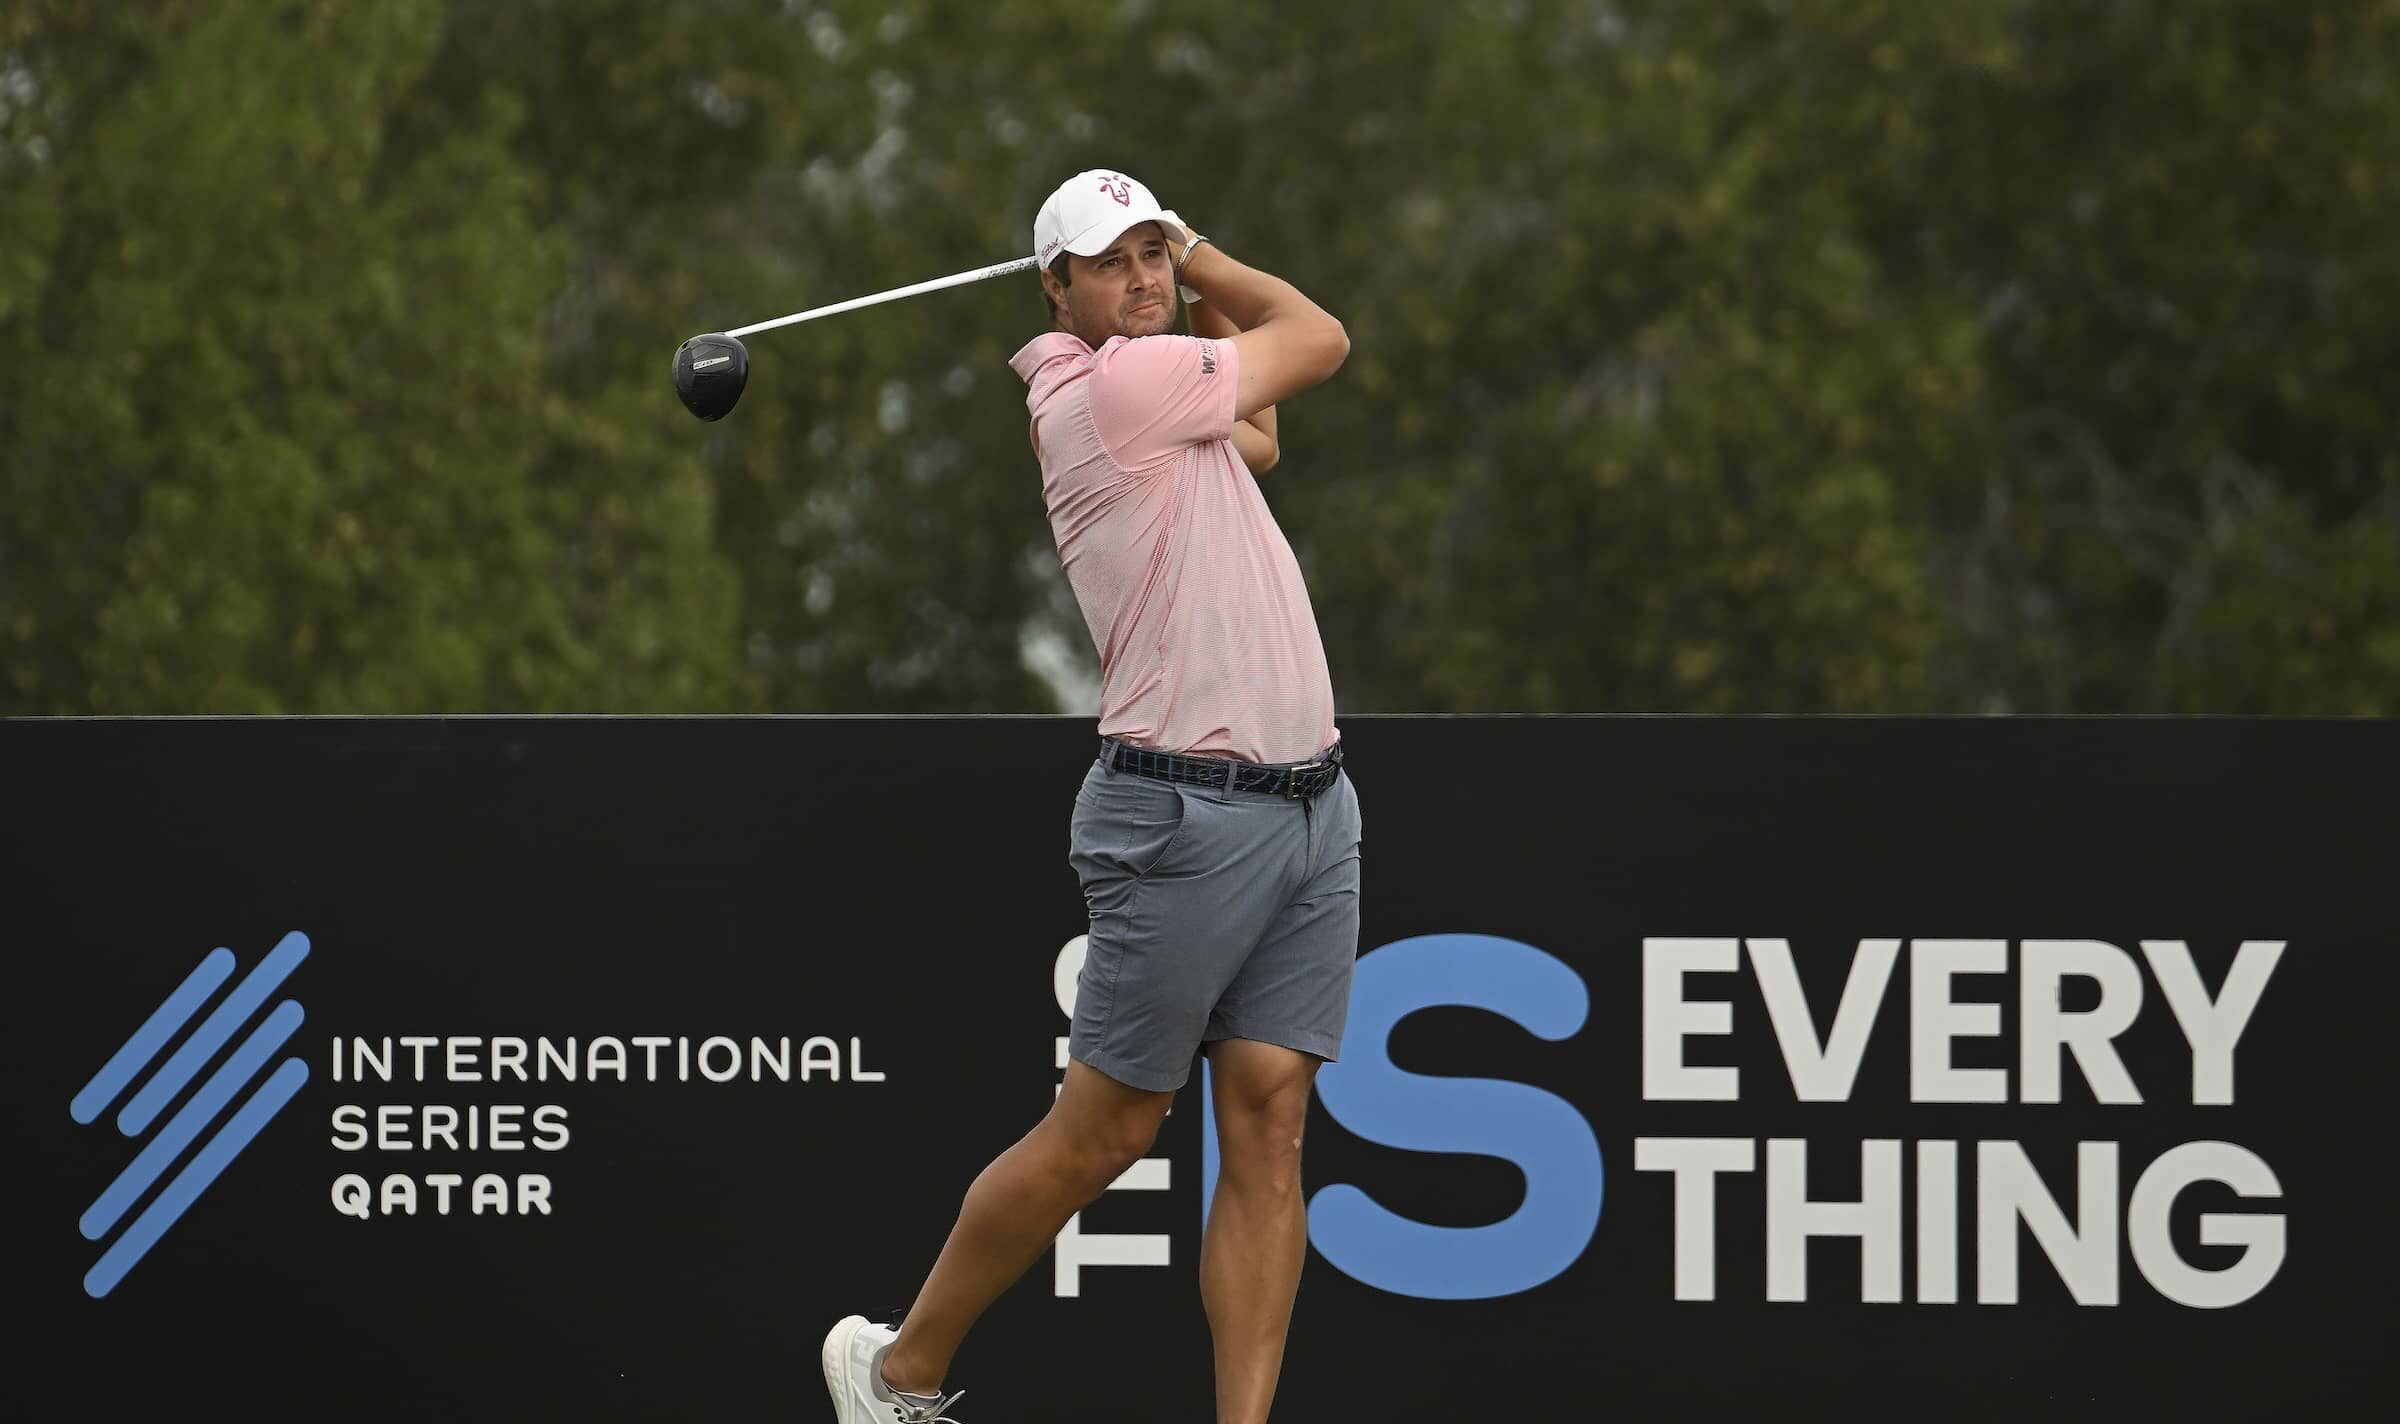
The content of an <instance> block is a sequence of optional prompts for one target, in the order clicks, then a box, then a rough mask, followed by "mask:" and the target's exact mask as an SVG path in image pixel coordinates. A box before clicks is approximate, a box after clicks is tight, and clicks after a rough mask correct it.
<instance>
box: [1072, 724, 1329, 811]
mask: <svg viewBox="0 0 2400 1424" xmlns="http://www.w3.org/2000/svg"><path fill="white" fill-rule="evenodd" d="M1100 764H1101V765H1102V766H1105V767H1107V768H1108V769H1109V770H1110V771H1123V772H1130V773H1132V774H1133V775H1135V776H1147V777H1149V778H1150V779H1151V780H1153V781H1173V782H1179V783H1181V784H1183V785H1185V786H1226V785H1227V784H1228V783H1230V785H1231V788H1232V789H1233V790H1235V791H1258V792H1263V793H1265V794H1266V795H1269V796H1286V797H1290V798H1291V799H1293V800H1295V801H1298V800H1303V799H1305V800H1312V801H1313V800H1315V799H1316V798H1317V797H1318V796H1319V795H1320V794H1322V793H1323V792H1324V790H1325V789H1326V788H1327V787H1329V786H1331V785H1333V783H1334V782H1335V781H1337V780H1339V779H1340V778H1341V775H1342V748H1341V744H1340V743H1338V742H1337V743H1335V744H1334V748H1333V750H1331V751H1329V752H1327V753H1326V754H1325V755H1324V756H1323V757H1321V758H1319V759H1318V760H1316V761H1311V762H1302V763H1301V764H1300V765H1298V766H1260V765H1259V764H1258V763H1257V762H1254V761H1233V760H1231V759H1229V758H1226V757H1197V756H1177V755H1176V754H1175V753H1173V752H1154V751H1151V750H1150V749H1149V748H1147V747H1137V746H1132V745H1129V744H1127V743H1125V742H1120V741H1118V740H1117V739H1116V738H1114V737H1102V738H1101V739H1100Z"/></svg>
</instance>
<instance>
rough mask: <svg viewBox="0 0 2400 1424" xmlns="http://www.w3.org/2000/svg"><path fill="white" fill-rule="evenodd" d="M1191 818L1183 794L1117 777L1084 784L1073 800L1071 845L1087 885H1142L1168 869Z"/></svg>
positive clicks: (1138, 779)
mask: <svg viewBox="0 0 2400 1424" xmlns="http://www.w3.org/2000/svg"><path fill="white" fill-rule="evenodd" d="M1190 817H1191V812H1190V806H1189V802H1188V801H1187V799H1186V798H1185V796H1184V795H1183V793H1182V791H1181V790H1180V789H1178V788H1177V787H1175V786H1172V785H1170V784H1168V783H1167V782H1163V781H1152V780H1150V779H1149V778H1147V777H1137V776H1133V775H1131V774H1130V773H1124V772H1120V773H1117V774H1115V775H1108V774H1105V773H1103V774H1101V775H1099V776H1095V777H1093V778H1092V779H1091V780H1090V781H1088V782H1086V783H1085V785H1084V787H1083V790H1082V793H1081V794H1080V795H1078V796H1077V797H1076V802H1075V827H1074V833H1073V845H1074V849H1075V852H1076V855H1075V859H1076V863H1077V868H1078V869H1079V870H1080V871H1082V872H1083V873H1084V875H1085V877H1086V879H1091V878H1094V877H1095V876H1098V877H1102V878H1107V877H1116V876H1125V877H1130V878H1132V879H1135V880H1140V879H1143V878H1144V877H1146V876H1148V875H1150V874H1151V873H1152V872H1153V871H1155V870H1157V869H1158V868H1159V867H1160V866H1161V865H1164V864H1165V863H1166V860H1167V857H1168V855H1169V854H1170V853H1172V852H1173V851H1174V849H1175V847H1176V846H1177V845H1179V844H1180V843H1181V842H1182V839H1183V832H1184V827H1185V826H1186V825H1187V824H1189V822H1190Z"/></svg>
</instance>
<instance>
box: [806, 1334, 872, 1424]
mask: <svg viewBox="0 0 2400 1424" xmlns="http://www.w3.org/2000/svg"><path fill="white" fill-rule="evenodd" d="M866 1327H867V1318H866V1317H865V1316H863V1315H845V1316H843V1317H842V1318H841V1319H840V1320H839V1321H837V1322H835V1324H834V1327H833V1328H832V1329H831V1330H828V1331H826V1332H825V1343H824V1345H823V1346H822V1347H821V1348H820V1349H819V1350H818V1351H817V1363H818V1364H819V1365H822V1366H823V1367H824V1370H825V1392H826V1393H827V1394H829V1395H831V1396H833V1416H834V1421H835V1424H856V1421H855V1420H854V1418H853V1416H852V1415H851V1413H850V1342H851V1341H853V1340H855V1339H857V1338H858V1332H859V1331H861V1330H864V1329H865V1328H866Z"/></svg>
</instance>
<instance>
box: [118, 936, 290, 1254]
mask: <svg viewBox="0 0 2400 1424" xmlns="http://www.w3.org/2000/svg"><path fill="white" fill-rule="evenodd" d="M306 958H308V936H307V935H304V934H301V933H299V932H298V931H296V930H295V931H294V932H292V933H291V934H287V935H285V936H284V937H283V939H282V940H281V941H280V942H279V943H278V944H277V945H276V946H275V948H274V949H272V950H270V951H268V953H267V957H266V958H264V959H262V960H260V961H259V962H258V963H257V965H255V966H254V967H253V968H252V969H251V970H250V973H249V974H248V975H247V976H245V977H244V978H243V980H242V982H241V983H239V984H237V985H235V986H234V988H233V992H232V993H229V994H227V995H226V996H225V997H224V999H223V1000H222V1001H220V1002H219V1003H218V1004H217V1006H216V1008H215V1010H214V1011H213V1012H211V1013H210V1014H209V1015H208V1017H207V1018H205V1019H203V1020H201V1023H200V1026H199V1027H198V1028H195V1029H193V1030H192V1031H191V1034H190V1035H189V1036H188V1037H186V1038H184V1040H183V1042H182V1044H181V1045H180V1046H179V1047H177V1048H176V1049H175V1051H174V1052H173V1053H172V1054H170V1055H169V1056H168V1058H167V1060H166V1062H165V1063H164V1064H163V1065H161V1066H160V1067H159V1069H158V1071H157V1072H155V1073H152V1074H151V1075H150V1078H149V1081H147V1082H145V1083H143V1084H142V1086H141V1089H140V1091H138V1092H136V1093H135V1094H134V1095H133V1096H132V1097H131V1098H130V1099H128V1100H127V1101H126V1103H125V1106H124V1107H122V1108H120V1109H119V1110H118V1112H117V1130H118V1131H119V1132H121V1133H123V1134H124V1135H125V1136H127V1137H129V1138H139V1137H140V1136H141V1135H142V1134H143V1133H145V1132H149V1131H150V1126H151V1124H153V1123H155V1122H157V1121H158V1117H159V1114H160V1113H161V1112H162V1111H164V1110H165V1108H166V1107H167V1105H168V1104H169V1103H172V1102H173V1101H175V1098H176V1096H177V1095H178V1094H180V1093H181V1092H182V1091H183V1090H184V1088H185V1087H187V1086H189V1085H190V1083H191V1081H192V1079H193V1078H194V1077H196V1076H198V1075H199V1072H200V1070H201V1069H202V1068H204V1067H206V1066H208V1063H209V1060H211V1059H213V1058H215V1057H216V1055H217V1051H218V1050H219V1049H221V1048H223V1047H224V1046H225V1045H226V1043H227V1042H228V1041H230V1040H231V1039H232V1038H233V1036H234V1035H235V1034H236V1033H239V1032H241V1030H242V1027H243V1026H244V1025H245V1024H247V1023H249V1022H250V1019H251V1016H252V1015H254V1014H256V1013H257V1012H258V1009H259V1006H260V1005H262V1004H264V1003H266V1001H267V1000H268V999H269V998H271V997H273V995H274V993H275V991H276V990H277V989H278V988H280V987H281V986H282V984H283V981H284V980H285V979H286V978H288V977H289V976H290V975H291V972H292V970H294V969H295V968H297V967H299V964H300V961H301V960H303V959H306ZM233 969H234V958H233V951H232V950H229V949H217V950H212V951H210V953H209V954H208V956H207V957H206V958H204V959H202V960H201V961H200V964H199V966H198V967H197V968H195V969H193V970H192V972H191V973H190V974H189V975H188V976H186V977H185V979H184V981H183V983H182V984H180V985H178V986H177V987H176V989H175V992H174V993H172V994H169V995H168V996H167V1000H166V1002H165V1003H163V1004H160V1005H159V1006H158V1010H157V1012H155V1013H153V1014H151V1015H150V1017H149V1018H148V1019H147V1020H145V1021H144V1022H143V1024H142V1026H141V1027H140V1028H137V1029H135V1030H134V1031H133V1037H131V1038H129V1039H127V1040H125V1046H124V1047H122V1048H120V1049H118V1050H117V1051H116V1054H115V1055H114V1056H113V1057H111V1058H110V1059H109V1060H108V1062H107V1063H106V1064H104V1065H102V1066H101V1069H100V1071H99V1072H97V1073H95V1074H93V1075H92V1081H90V1082H89V1083H86V1084H84V1085H83V1091H82V1092H79V1093H77V1094H76V1095H75V1101H74V1103H73V1105H72V1108H71V1111H72V1112H73V1113H74V1114H75V1120H76V1121H77V1122H80V1123H84V1124H87V1125H88V1124H90V1123H92V1122H95V1121H97V1120H98V1119H99V1117H100V1115H101V1114H102V1113H105V1112H107V1111H108V1109H109V1107H110V1105H111V1104H113V1103H115V1102H116V1100H117V1097H118V1095H119V1094H121V1093H123V1092H124V1091H125V1089H126V1087H127V1086H128V1085H129V1084H131V1083H132V1082H133V1080H134V1079H135V1078H137V1077H140V1076H141V1074H142V1072H143V1070H145V1069H147V1068H148V1067H149V1066H150V1062H151V1060H152V1059H154V1058H156V1057H158V1056H159V1054H160V1053H161V1052H162V1051H163V1050H164V1049H166V1047H167V1045H168V1044H169V1043H170V1042H172V1041H173V1040H174V1038H175V1037H176V1036H177V1035H178V1034H181V1033H182V1032H183V1030H184V1027H185V1025H187V1024H189V1023H190V1022H191V1021H192V1018H193V1016H194V1015H196V1014H198V1013H199V1012H200V1010H201V1009H202V1008H203V1007H204V1006H206V1004H207V1003H208V1001H209V1000H210V999H211V998H213V997H215V995H216V992H217V990H218V989H220V988H222V987H224V984H225V981H226V980H228V979H231V978H232V977H233ZM299 1027H300V1005H299V1003H298V1002H297V1001H296V1000H292V999H285V1000H284V1001H283V1002H281V1003H279V1004H277V1005H276V1006H275V1007H274V1009H273V1010H271V1011H270V1012H269V1013H268V1014H267V1015H266V1017H265V1018H263V1019H261V1020H259V1022H258V1025H257V1026H256V1027H255V1028H252V1029H251V1030H250V1032H249V1035H248V1036H247V1037H245V1038H244V1039H243V1040H242V1043H241V1046H240V1047H239V1048H236V1049H235V1050H234V1051H233V1053H232V1056H230V1057H228V1058H227V1059H226V1060H225V1061H224V1062H223V1063H222V1064H219V1065H218V1067H217V1070H216V1071H215V1072H214V1073H211V1074H209V1075H208V1081H207V1082H205V1083H202V1084H201V1085H200V1088H199V1090H198V1091H197V1092H195V1093H193V1094H192V1096H191V1097H190V1099H189V1100H187V1101H186V1102H185V1103H184V1104H183V1106H182V1107H180V1108H178V1109H177V1110H176V1111H175V1113H174V1115H173V1116H171V1117H169V1118H168V1119H167V1122H166V1126H164V1127H162V1128H160V1129H159V1130H158V1131H157V1132H156V1133H155V1134H153V1135H152V1136H151V1138H150V1140H149V1141H148V1142H147V1143H145V1144H144V1145H143V1147H142V1150H141V1151H140V1152H138V1153H137V1154H135V1156H134V1159H133V1161H132V1162H131V1163H130V1164H128V1165H127V1166H126V1168H125V1170H124V1171H122V1172H119V1173H118V1174H117V1178H116V1180H115V1181H113V1182H110V1183H109V1184H108V1186H107V1188H106V1189H105V1190H103V1191H102V1192H101V1193H100V1196H99V1198H98V1200H96V1201H94V1202H93V1203H92V1204H91V1206H90V1207H88V1208H86V1209H85V1211H84V1213H83V1220H82V1222H81V1223H80V1225H81V1227H82V1229H83V1237H84V1239H85V1240H86V1241H98V1240H101V1239H102V1238H104V1237H106V1236H107V1235H108V1234H109V1232H111V1231H112V1230H115V1228H116V1226H117V1224H118V1223H119V1222H121V1221H123V1220H124V1219H125V1215H126V1213H127V1212H128V1211H130V1210H131V1209H132V1208H133V1206H134V1204H135V1203H136V1202H139V1201H140V1200H141V1199H142V1197H143V1195H144V1194H145V1193H147V1192H148V1191H149V1190H150V1188H151V1187H152V1186H154V1185H156V1184H157V1182H158V1179H159V1178H160V1177H161V1176H163V1175H165V1173H166V1171H167V1169H168V1168H170V1167H173V1166H174V1165H175V1164H176V1161H177V1159H178V1158H181V1157H182V1156H183V1152H184V1149H185V1148H187V1147H189V1146H191V1145H192V1141H193V1139H195V1138H198V1137H199V1136H200V1135H201V1134H202V1133H204V1132H207V1131H208V1129H209V1127H210V1125H211V1124H213V1123H215V1122H216V1120H217V1117H218V1115H219V1114H220V1113H222V1112H224V1110H225V1105H226V1104H228V1103H230V1102H232V1101H233V1100H234V1098H235V1097H236V1096H237V1095H239V1094H240V1093H241V1092H242V1090H243V1089H245V1088H247V1087H249V1086H250V1083H251V1080H252V1079H254V1078H257V1077H258V1076H259V1072H260V1070H261V1069H263V1068H265V1067H266V1064H267V1060H268V1059H270V1058H272V1057H274V1056H275V1054H276V1051H277V1050H279V1049H281V1048H282V1047H283V1045H284V1043H285V1041H286V1040H288V1039H290V1038H291V1036H292V1034H293V1032H294V1031H295V1030H296V1029H298V1028H299ZM307 1081H308V1064H306V1063H305V1062H303V1061H301V1060H300V1059H299V1058H296V1057H294V1058H286V1059H284V1060H283V1061H282V1062H281V1063H278V1064H276V1065H275V1068H274V1071H273V1072H271V1073H268V1074H267V1075H266V1081H265V1082H263V1083H260V1084H259V1086H258V1088H257V1091H255V1092H252V1093H251V1094H250V1095H249V1097H248V1098H247V1099H246V1100H244V1101H243V1103H242V1105H241V1106H240V1107H238V1108H236V1109H234V1111H233V1115H232V1116H231V1117H229V1118H227V1119H226V1120H225V1122H224V1125H223V1126H220V1127H218V1128H217V1129H216V1131H215V1132H214V1133H210V1134H209V1136H208V1139H207V1140H206V1141H204V1142H202V1143H201V1144H200V1150H199V1151H197V1152H195V1153H193V1154H192V1155H191V1157H190V1159H189V1160H187V1161H185V1162H184V1163H183V1167H182V1170H180V1171H178V1172H176V1173H175V1176H174V1179H173V1180H171V1181H169V1182H168V1183H167V1185H166V1188H165V1189H164V1190H163V1191H161V1192H159V1194H158V1195H157V1196H155V1197H152V1198H151V1199H150V1203H149V1205H147V1206H145V1207H143V1208H142V1210H141V1212H140V1214H139V1215H136V1216H135V1217H134V1218H133V1224H132V1225H130V1226H127V1227H126V1228H125V1229H124V1230H123V1231H122V1232H119V1233H118V1235H117V1238H116V1240H115V1241H113V1242H111V1243H110V1244H109V1246H108V1249H106V1250H105V1251H103V1252H101V1253H100V1259H99V1261H98V1262H96V1263H94V1265H93V1266H92V1268H91V1270H89V1271H87V1272H85V1273H84V1277H83V1289H84V1291H85V1293H86V1294H89V1295H92V1296H95V1297H98V1296H104V1295H107V1294H108V1293H109V1292H110V1291H112V1290H115V1289H116V1287H117V1282H119V1281H121V1280H123V1279H125V1273H126V1272H127V1271H130V1270H132V1269H133V1268H134V1266H135V1265H136V1264H137V1263H139V1262H140V1260H141V1259H142V1257H143V1256H145V1255H147V1254H149V1251H150V1248H151V1247H153V1246H155V1245H157V1244H158V1239H159V1238H160V1237H162V1236H164V1235H166V1234H167V1231H168V1229H169V1228H170V1227H172V1226H174V1224H175V1223H176V1222H177V1221H179V1220H181V1219H182V1217H183V1214H184V1212H186V1211H188V1210H190V1208H191V1205H192V1203H193V1202H195V1201H197V1200H199V1198H200V1194H201V1193H202V1192H205V1191H207V1190H208V1188H209V1184H210V1183H212V1182H214V1181H216V1179H217V1176H218V1174H219V1173H221V1172H223V1171H224V1170H225V1168H226V1167H227V1166H228V1165H229V1164H231V1163H232V1161H233V1159H234V1158H236V1157H238V1156H240V1155H241V1153H242V1149H243V1148H245V1147H248V1146H249V1145H250V1143H251V1140H252V1139H254V1138H256V1137H257V1136H258V1133H259V1129H261V1128H263V1127H265V1126H266V1125H267V1123H268V1122H269V1121H271V1120H272V1119H273V1118H274V1116H275V1114H277V1113H279V1112H281V1111H283V1108H284V1105H285V1104H287V1103H289V1102H290V1101H291V1100H292V1095H293V1094H295V1093H297V1092H299V1091H300V1085H301V1084H303V1083H305V1082H307Z"/></svg>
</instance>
